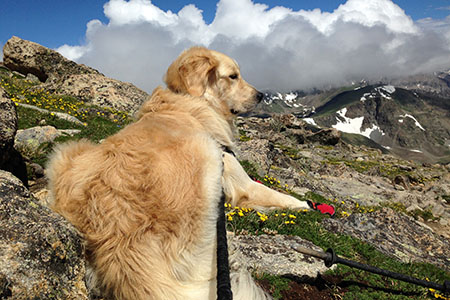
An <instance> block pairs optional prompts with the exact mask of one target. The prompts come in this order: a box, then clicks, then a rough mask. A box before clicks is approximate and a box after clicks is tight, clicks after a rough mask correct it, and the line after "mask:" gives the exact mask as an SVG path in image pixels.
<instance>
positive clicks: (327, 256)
mask: <svg viewBox="0 0 450 300" xmlns="http://www.w3.org/2000/svg"><path fill="white" fill-rule="evenodd" d="M291 248H292V249H294V250H296V251H297V252H300V253H303V254H306V255H310V256H314V257H316V258H320V259H322V260H323V261H324V262H325V266H326V267H328V268H329V267H331V266H332V265H333V264H343V265H347V266H349V267H352V268H357V269H360V270H364V271H368V272H371V273H375V274H379V275H383V276H387V277H391V278H394V279H398V280H401V281H405V282H409V283H412V284H415V285H420V286H423V287H427V288H432V289H435V290H440V291H443V292H444V293H450V281H448V280H446V281H445V282H444V284H438V283H434V282H431V281H425V280H421V279H417V278H414V277H410V276H407V275H404V274H400V273H395V272H392V271H388V270H383V269H380V268H377V267H373V266H369V265H365V264H362V263H359V262H356V261H352V260H348V259H344V258H341V257H339V256H337V255H336V253H335V252H334V250H333V249H331V248H330V249H328V250H327V251H326V252H320V251H315V250H312V249H309V248H305V247H302V246H298V245H292V246H291Z"/></svg>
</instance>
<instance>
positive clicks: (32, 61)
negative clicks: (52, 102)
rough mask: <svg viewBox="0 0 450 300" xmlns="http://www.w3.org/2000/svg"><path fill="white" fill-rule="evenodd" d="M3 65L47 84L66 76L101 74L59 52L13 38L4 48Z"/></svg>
mask: <svg viewBox="0 0 450 300" xmlns="http://www.w3.org/2000/svg"><path fill="white" fill-rule="evenodd" d="M3 64H4V65H5V66H6V67H8V68H9V69H10V70H11V71H17V72H20V73H22V74H24V75H27V74H28V73H31V74H33V75H35V76H37V77H38V78H39V80H40V81H42V82H45V81H46V80H47V79H48V78H49V77H56V78H58V77H61V76H62V75H64V74H100V73H99V72H98V71H97V70H94V69H92V68H90V67H87V66H85V65H80V64H77V63H75V62H73V61H71V60H68V59H67V58H65V57H64V56H62V55H61V54H59V53H58V52H56V51H54V50H51V49H48V48H46V47H44V46H41V45H39V44H37V43H34V42H30V41H27V40H23V39H21V38H19V37H16V36H13V37H12V38H10V39H9V40H8V41H7V42H6V44H5V46H4V47H3Z"/></svg>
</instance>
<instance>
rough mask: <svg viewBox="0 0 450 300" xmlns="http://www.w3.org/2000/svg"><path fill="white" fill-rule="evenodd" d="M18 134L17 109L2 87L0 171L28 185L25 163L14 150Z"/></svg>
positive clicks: (0, 97) (0, 93)
mask: <svg viewBox="0 0 450 300" xmlns="http://www.w3.org/2000/svg"><path fill="white" fill-rule="evenodd" d="M16 132H17V113H16V107H15V105H14V102H13V101H12V100H11V99H9V98H8V96H7V94H6V92H5V90H4V89H3V88H2V87H1V86H0V169H2V170H7V171H9V172H12V173H13V174H14V175H15V176H17V177H18V178H19V179H20V180H22V182H23V183H24V184H25V185H27V171H26V167H25V163H24V161H23V159H22V156H21V155H20V154H19V152H17V151H16V150H15V149H14V137H15V135H16Z"/></svg>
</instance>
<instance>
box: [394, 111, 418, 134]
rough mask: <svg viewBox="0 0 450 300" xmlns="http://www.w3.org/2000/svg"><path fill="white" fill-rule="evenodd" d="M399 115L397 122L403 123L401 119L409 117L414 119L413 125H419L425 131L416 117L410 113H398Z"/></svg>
mask: <svg viewBox="0 0 450 300" xmlns="http://www.w3.org/2000/svg"><path fill="white" fill-rule="evenodd" d="M399 117H400V119H399V120H398V122H399V123H403V120H404V119H405V118H410V119H412V120H413V121H414V123H415V125H416V126H417V127H419V128H420V129H421V130H423V131H425V128H423V126H422V125H420V123H419V121H417V119H416V118H414V117H413V116H412V115H409V114H404V115H400V116H399Z"/></svg>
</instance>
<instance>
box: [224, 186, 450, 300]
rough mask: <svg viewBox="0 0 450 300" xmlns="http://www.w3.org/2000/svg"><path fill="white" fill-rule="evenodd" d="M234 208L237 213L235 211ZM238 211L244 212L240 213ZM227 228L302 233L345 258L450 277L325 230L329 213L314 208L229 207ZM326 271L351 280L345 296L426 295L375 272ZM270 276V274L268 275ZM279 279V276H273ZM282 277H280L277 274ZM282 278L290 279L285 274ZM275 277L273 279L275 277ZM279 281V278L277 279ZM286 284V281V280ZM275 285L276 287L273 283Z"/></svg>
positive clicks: (421, 275)
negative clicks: (262, 209)
mask: <svg viewBox="0 0 450 300" xmlns="http://www.w3.org/2000/svg"><path fill="white" fill-rule="evenodd" d="M309 197H310V198H312V199H314V200H324V198H321V197H320V196H318V195H317V194H315V195H314V194H312V195H310V196H309ZM233 212H234V214H232V213H233ZM239 212H241V213H242V214H241V215H240V214H239ZM227 214H228V216H230V214H232V215H231V217H232V218H231V219H230V218H228V221H227V227H228V230H231V231H234V232H235V233H236V234H256V235H258V234H282V235H290V236H299V237H301V238H303V239H306V240H309V241H311V242H312V243H314V244H315V245H317V246H319V247H321V248H322V249H323V250H326V249H328V248H332V249H334V251H335V252H336V254H337V255H339V256H340V257H342V258H347V259H350V260H355V261H358V262H361V263H364V264H368V265H372V266H376V267H379V268H382V269H386V270H390V271H393V272H397V273H401V274H406V275H409V276H413V277H416V278H419V279H423V280H425V279H426V278H429V280H431V281H433V282H437V283H443V282H444V280H449V279H450V273H448V272H445V271H443V270H441V269H439V268H438V267H436V266H433V265H431V264H423V263H403V262H400V261H398V260H397V259H395V258H392V257H389V256H387V255H385V254H383V253H381V252H380V251H378V250H376V249H375V247H373V246H372V245H370V244H368V243H365V242H363V241H361V240H359V239H356V238H353V237H351V236H348V235H344V234H336V233H332V232H330V231H328V230H326V229H325V228H324V227H323V226H322V225H321V222H322V220H323V219H324V218H327V216H324V215H322V214H320V213H318V212H315V211H307V212H305V211H285V210H284V211H271V212H270V213H266V214H262V213H258V212H256V211H254V210H248V209H245V208H232V207H227ZM327 274H329V275H334V276H339V277H341V278H342V280H343V281H345V282H350V283H351V284H349V287H348V289H347V291H346V292H345V293H344V294H343V295H342V296H343V298H342V299H426V298H427V297H431V294H430V296H427V295H428V294H429V293H428V290H427V289H426V288H423V287H420V286H415V285H412V284H408V283H404V282H401V281H397V280H392V279H390V278H386V277H382V276H379V275H376V274H372V273H368V272H365V271H360V270H357V269H352V268H349V267H347V266H344V265H338V267H337V268H336V269H335V270H329V271H327ZM269 277H270V276H269ZM270 278H272V279H274V278H275V279H277V276H272V275H271V277H270ZM278 279H279V278H278ZM283 280H287V279H285V278H283ZM272 281H273V280H272ZM275 281H276V280H275ZM283 282H284V284H285V283H286V282H285V281H283ZM274 288H275V287H274Z"/></svg>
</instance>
